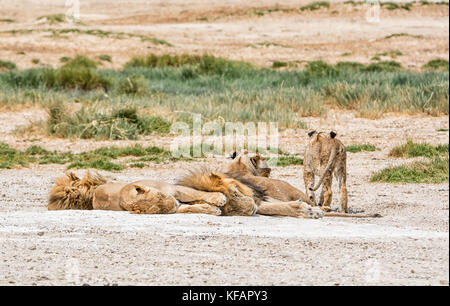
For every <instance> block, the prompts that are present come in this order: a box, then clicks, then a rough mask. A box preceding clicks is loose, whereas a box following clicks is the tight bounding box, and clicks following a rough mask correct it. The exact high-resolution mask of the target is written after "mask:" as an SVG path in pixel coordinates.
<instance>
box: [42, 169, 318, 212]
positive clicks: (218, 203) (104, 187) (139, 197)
mask: <svg viewBox="0 0 450 306" xmlns="http://www.w3.org/2000/svg"><path fill="white" fill-rule="evenodd" d="M48 209H49V210H59V209H104V210H126V211H130V212H133V213H142V214H170V213H206V214H213V215H225V216H251V215H254V214H255V213H259V214H265V215H278V216H292V217H304V218H320V217H322V216H323V212H322V211H321V210H320V209H318V208H315V207H314V208H313V207H311V206H310V205H309V204H307V203H303V202H301V201H299V199H298V198H297V199H296V200H289V201H283V200H275V199H274V198H269V197H266V196H265V190H264V189H263V188H261V187H260V186H258V185H257V184H253V183H252V182H250V181H245V179H242V180H237V179H236V178H234V177H232V176H230V175H228V174H225V173H223V172H215V171H209V170H199V171H193V172H191V173H190V174H189V175H188V176H186V177H184V178H183V179H181V180H180V181H179V182H178V184H176V185H174V184H168V183H165V182H161V181H154V180H142V181H137V182H133V183H125V182H107V180H106V179H105V178H104V177H102V176H100V175H99V174H91V173H90V172H87V174H86V175H85V177H84V178H82V179H80V178H79V177H77V176H76V175H75V174H73V173H67V174H66V176H63V177H60V178H58V179H56V180H55V185H54V186H53V188H52V189H51V191H50V195H49V202H48Z"/></svg>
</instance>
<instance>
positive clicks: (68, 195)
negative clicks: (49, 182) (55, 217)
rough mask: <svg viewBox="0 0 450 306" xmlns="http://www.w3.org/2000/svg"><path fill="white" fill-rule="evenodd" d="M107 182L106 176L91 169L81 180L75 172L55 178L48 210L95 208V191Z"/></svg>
mask: <svg viewBox="0 0 450 306" xmlns="http://www.w3.org/2000/svg"><path fill="white" fill-rule="evenodd" d="M105 183H106V179H105V178H103V177H102V176H101V175H98V174H91V173H90V172H89V171H88V172H87V173H86V175H85V176H84V177H83V179H81V180H80V178H78V177H77V176H76V175H75V174H74V173H72V172H68V173H66V175H65V176H63V177H59V178H57V179H56V180H55V185H54V186H53V188H52V189H51V190H50V195H49V198H48V210H60V209H93V205H92V200H93V198H94V192H95V190H96V188H97V187H98V186H100V185H103V184H105Z"/></svg>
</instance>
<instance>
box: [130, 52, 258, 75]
mask: <svg viewBox="0 0 450 306" xmlns="http://www.w3.org/2000/svg"><path fill="white" fill-rule="evenodd" d="M138 67H143V68H162V67H185V68H186V67H189V69H188V68H186V69H185V70H183V72H182V73H183V77H184V78H193V77H196V76H198V75H205V74H207V75H226V76H238V75H240V74H242V73H245V72H249V71H251V70H253V69H254V67H253V66H252V65H251V64H249V63H246V62H241V61H233V60H228V59H224V58H220V57H215V56H212V55H206V54H205V55H188V54H182V55H169V54H164V55H155V54H150V55H148V56H145V57H134V58H132V59H131V60H130V61H128V62H127V63H126V64H125V66H124V68H125V69H127V68H138Z"/></svg>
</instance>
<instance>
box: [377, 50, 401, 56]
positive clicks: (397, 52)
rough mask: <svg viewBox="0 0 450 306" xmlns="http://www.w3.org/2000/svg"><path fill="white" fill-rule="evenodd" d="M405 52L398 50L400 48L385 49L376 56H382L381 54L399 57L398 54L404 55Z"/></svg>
mask: <svg viewBox="0 0 450 306" xmlns="http://www.w3.org/2000/svg"><path fill="white" fill-rule="evenodd" d="M402 55H403V53H402V52H400V51H398V50H392V51H385V52H381V53H377V54H375V57H378V58H379V57H380V56H388V57H390V58H397V57H398V56H402Z"/></svg>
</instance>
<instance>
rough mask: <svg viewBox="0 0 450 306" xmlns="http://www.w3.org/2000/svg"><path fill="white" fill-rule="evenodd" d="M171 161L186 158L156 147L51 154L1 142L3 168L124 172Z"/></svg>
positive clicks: (56, 152)
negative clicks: (53, 167) (39, 166)
mask: <svg viewBox="0 0 450 306" xmlns="http://www.w3.org/2000/svg"><path fill="white" fill-rule="evenodd" d="M130 157H131V158H130ZM168 160H171V161H177V160H187V159H183V158H178V159H177V158H174V157H172V155H171V153H170V152H169V151H166V150H164V149H161V148H159V147H154V146H149V147H143V146H141V145H133V146H128V147H114V146H112V147H103V148H99V149H96V150H91V151H87V152H82V153H78V154H75V153H72V152H58V151H48V150H45V149H44V148H42V147H40V146H35V145H34V146H31V147H29V148H28V149H26V150H24V151H21V150H17V149H14V148H11V147H10V146H9V145H7V144H5V143H1V142H0V169H13V168H17V167H26V166H28V165H29V164H67V169H87V168H94V169H100V170H107V171H121V170H123V169H126V168H128V167H139V168H142V167H145V166H146V165H148V164H147V163H146V162H153V163H162V162H165V161H168Z"/></svg>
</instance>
